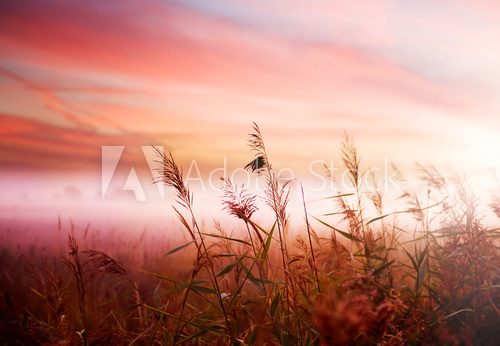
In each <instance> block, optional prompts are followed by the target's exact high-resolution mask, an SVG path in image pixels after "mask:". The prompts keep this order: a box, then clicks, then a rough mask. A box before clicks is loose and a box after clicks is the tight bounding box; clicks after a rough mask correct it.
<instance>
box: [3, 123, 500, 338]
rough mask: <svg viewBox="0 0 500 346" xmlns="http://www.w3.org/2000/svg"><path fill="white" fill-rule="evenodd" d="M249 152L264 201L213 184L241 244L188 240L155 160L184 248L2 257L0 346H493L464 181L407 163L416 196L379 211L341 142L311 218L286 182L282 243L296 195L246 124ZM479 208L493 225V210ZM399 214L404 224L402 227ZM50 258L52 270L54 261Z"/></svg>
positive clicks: (494, 297) (214, 233) (483, 261)
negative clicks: (297, 220) (339, 168)
mask: <svg viewBox="0 0 500 346" xmlns="http://www.w3.org/2000/svg"><path fill="white" fill-rule="evenodd" d="M249 144H250V148H251V150H252V151H253V152H254V153H255V159H254V160H252V161H251V163H249V164H248V165H247V168H248V169H250V170H251V171H252V172H254V173H255V174H258V175H261V176H264V177H265V178H266V189H265V192H264V194H263V196H257V195H253V194H250V193H249V192H247V191H246V189H245V187H244V186H237V185H235V184H234V183H233V182H232V181H231V180H229V179H221V192H222V194H223V197H222V200H221V207H222V208H224V209H225V210H226V211H227V212H228V213H229V214H230V215H232V216H234V217H235V218H236V219H237V220H239V222H241V226H242V230H243V231H242V232H239V233H237V234H231V233H228V232H227V230H225V229H224V228H223V226H222V225H220V224H219V223H218V222H215V224H214V225H213V227H212V226H207V227H202V226H201V225H200V223H199V222H198V220H197V218H196V215H195V213H194V209H193V196H192V193H191V192H190V190H189V187H188V186H187V185H186V183H185V181H184V177H183V173H182V169H181V168H180V167H179V166H178V165H177V164H176V162H175V161H174V158H173V156H172V155H171V154H170V153H169V154H168V155H167V154H163V153H161V152H158V155H159V157H158V158H159V160H160V162H161V164H162V169H160V170H159V171H158V172H157V173H158V176H157V179H156V181H157V182H158V183H164V184H166V185H167V186H168V187H170V188H172V189H173V190H174V191H175V192H176V196H177V199H176V204H175V205H174V206H173V208H174V210H175V212H176V214H177V216H178V218H179V222H180V224H181V225H182V226H183V227H184V229H185V231H186V232H187V234H188V235H189V240H190V241H189V242H187V243H185V244H180V245H179V246H177V247H173V248H171V249H170V250H169V251H168V252H167V253H166V254H164V253H161V246H158V249H157V250H154V249H153V250H151V251H150V253H149V254H148V257H146V256H145V257H144V261H142V262H140V263H138V262H137V259H131V260H129V261H127V260H125V261H117V260H115V259H114V258H113V257H112V256H110V255H109V254H108V253H111V252H113V253H117V251H118V250H120V251H119V252H120V253H124V252H127V251H129V252H130V253H133V252H134V251H136V247H135V246H136V245H134V246H129V247H127V248H122V249H113V248H105V249H86V250H85V251H82V250H81V245H80V241H81V240H82V239H77V238H76V237H75V236H74V235H73V233H72V235H70V236H69V241H68V250H67V252H66V253H63V254H58V253H54V254H53V255H52V257H50V256H49V257H47V256H42V255H40V253H38V252H37V251H32V252H31V253H29V254H23V255H21V256H16V255H14V253H15V251H14V249H5V248H4V249H2V252H1V253H0V263H1V265H2V270H1V273H0V278H1V282H2V291H1V294H2V296H1V302H0V311H1V316H0V317H1V322H0V341H2V342H5V343H12V344H16V343H18V344H19V343H20V344H81V343H83V344H179V345H180V344H193V345H221V344H222V345H228V344H232V345H261V344H281V345H319V344H321V345H349V344H356V345H373V344H382V345H405V344H408V345H428V344H438V345H462V344H463V345H468V344H477V345H490V344H491V345H494V344H496V343H497V342H498V340H500V336H499V328H498V326H499V325H500V311H499V306H500V291H499V289H500V276H499V274H500V272H499V270H500V269H499V268H500V259H499V256H498V235H499V228H491V227H490V228H489V227H486V226H485V225H483V223H482V221H481V218H480V217H479V215H480V213H481V211H480V210H478V208H479V206H478V204H477V201H476V198H475V196H474V194H473V192H472V191H470V190H469V188H468V186H467V184H466V183H465V182H464V181H463V180H461V179H459V178H456V177H452V178H447V177H445V176H443V175H442V174H440V173H439V172H438V170H437V169H436V168H434V167H433V166H430V165H419V166H418V169H417V173H418V174H417V179H419V180H420V181H421V182H422V183H424V184H425V187H426V188H425V193H424V195H421V194H419V193H417V192H414V191H404V192H403V193H402V194H401V196H400V198H399V199H398V205H399V208H398V209H397V210H386V209H385V198H386V197H385V196H384V193H383V192H384V191H382V189H380V188H379V187H377V185H376V183H375V182H376V179H375V177H373V176H370V177H369V178H370V181H371V182H372V183H371V184H370V185H371V186H369V187H367V186H363V182H364V181H366V179H363V178H365V175H367V174H370V173H369V172H368V171H363V170H362V168H361V167H362V162H361V160H360V157H359V154H358V152H357V149H356V147H355V145H354V142H353V140H352V138H350V137H349V136H348V135H347V134H346V135H345V138H344V141H343V143H342V146H341V159H342V162H343V164H344V166H345V168H346V169H347V172H348V176H349V181H350V184H351V185H352V186H351V187H352V189H350V190H349V191H338V193H336V194H335V195H334V196H325V198H326V199H329V200H331V201H332V210H329V211H328V212H327V213H325V214H324V215H310V214H309V212H308V206H307V204H306V202H305V201H306V197H305V193H304V190H303V188H302V186H301V185H300V187H301V197H302V199H301V202H302V205H303V210H304V222H303V224H301V225H294V226H295V227H296V228H302V229H303V232H302V233H300V234H299V235H298V237H297V238H295V239H290V237H288V232H287V230H288V228H289V227H290V225H289V218H288V216H289V214H288V211H287V206H288V202H289V199H290V189H291V188H292V186H293V184H298V183H297V182H294V181H285V182H282V181H280V180H279V179H278V177H277V175H276V173H275V172H274V171H273V168H272V165H271V160H270V158H269V156H268V153H267V151H266V147H265V144H264V139H263V135H262V132H261V130H260V128H259V127H258V126H257V124H254V126H253V129H252V133H251V134H250V140H249ZM399 179H400V180H401V181H403V180H404V177H402V175H400V176H399ZM450 186H453V187H454V189H453V190H454V191H455V192H454V193H450V192H449V191H450V189H448V187H450ZM259 197H262V199H263V201H264V202H263V203H259ZM260 204H262V205H260ZM266 207H267V208H270V211H271V212H272V214H273V215H274V219H273V220H271V221H270V222H269V223H268V224H265V225H264V224H258V223H256V222H255V221H254V220H253V214H254V213H255V211H256V210H257V209H258V208H266ZM491 207H492V209H493V211H494V212H497V213H498V200H495V199H493V200H492V202H491ZM398 215H406V219H412V220H413V222H412V223H408V222H406V221H405V223H404V224H403V223H401V222H400V221H398V217H397V216H398ZM60 227H62V226H60ZM319 229H321V232H320V231H319ZM325 234H326V236H325ZM92 236H93V235H92V234H91V233H88V232H86V233H85V237H90V238H92ZM84 240H85V239H84ZM141 242H142V237H141ZM94 243H95V242H94ZM103 250H105V251H106V252H103ZM58 256H62V261H59V260H54V259H57V258H58Z"/></svg>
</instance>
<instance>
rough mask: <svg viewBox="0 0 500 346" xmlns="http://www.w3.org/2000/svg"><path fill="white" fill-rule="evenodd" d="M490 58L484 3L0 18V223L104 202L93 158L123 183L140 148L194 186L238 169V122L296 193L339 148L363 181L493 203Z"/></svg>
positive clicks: (496, 54)
mask: <svg viewBox="0 0 500 346" xmlns="http://www.w3.org/2000/svg"><path fill="white" fill-rule="evenodd" d="M498 42H500V5H499V4H498V2H496V1H488V0H479V1H474V2H472V1H460V0H455V1H452V0H443V1H439V2H436V1H427V0H423V1H418V2H410V1H403V0H400V1H399V0H381V1H377V2H374V1H368V0H360V1H356V2H353V1H348V0H338V1H336V0H330V1H327V0H317V1H305V0H303V1H302V0H286V1H285V0H273V1H248V0H247V1H241V0H231V1H229V0H212V1H207V0H199V1H198V0H186V1H159V0H144V1H131V0H122V1H96V0H91V1H85V2H75V1H52V0H51V1H47V0H37V1H25V0H15V1H14V0H5V1H1V2H0V124H1V126H0V170H1V173H0V174H1V178H2V179H1V182H0V187H1V188H2V190H3V193H2V195H3V196H2V197H0V203H3V205H4V207H3V208H4V209H3V212H2V213H3V215H4V216H5V215H9V213H12V210H13V209H12V208H11V209H9V208H8V207H9V206H11V205H10V204H12V203H14V202H15V203H17V204H16V205H17V206H18V207H19V206H20V205H21V206H22V203H24V202H26V201H34V200H35V201H38V202H39V204H46V203H48V202H47V201H50V203H49V204H50V205H51V208H52V209H50V212H45V211H44V214H49V215H52V214H54V210H56V209H57V208H62V205H67V204H68V203H67V202H68V201H71V200H79V199H84V200H92V201H95V200H99V199H102V197H103V194H102V188H103V184H102V162H103V149H102V148H103V146H122V147H124V148H125V149H124V151H123V152H124V153H125V154H123V156H122V159H123V160H121V161H120V164H122V163H123V162H125V163H124V165H125V167H129V166H134V165H136V163H137V165H138V166H141V165H142V166H141V167H142V168H145V167H147V166H146V165H145V164H144V162H145V160H144V156H143V155H142V151H141V150H140V148H141V147H142V146H150V145H161V146H164V148H165V149H167V150H171V151H172V152H173V154H174V155H175V157H176V159H177V160H178V161H179V162H180V163H181V164H182V165H183V166H184V167H185V169H186V170H188V168H192V167H191V166H192V162H193V160H195V162H196V167H195V168H196V169H199V171H200V174H201V175H203V176H204V177H205V178H206V176H207V175H208V174H209V173H210V172H212V171H213V170H215V169H217V168H220V167H221V166H223V164H224V162H227V165H228V167H229V169H230V170H234V169H236V168H240V167H243V166H244V165H245V164H246V163H247V162H248V161H249V160H250V159H251V158H252V155H251V153H249V151H248V147H247V146H246V139H247V134H248V133H249V132H250V131H251V125H252V122H257V123H258V124H259V126H260V128H261V129H262V132H263V134H264V139H265V141H266V144H267V148H268V151H269V154H270V156H271V158H272V162H273V164H274V167H284V168H290V169H291V170H292V171H294V172H295V171H296V172H298V174H299V175H300V174H302V176H305V175H306V174H307V172H308V170H309V171H310V169H309V168H310V164H311V162H313V161H315V160H324V161H325V162H330V161H333V162H334V163H335V164H338V163H339V159H338V148H339V143H340V141H341V139H342V134H343V132H344V131H347V132H349V133H350V134H351V135H352V136H353V137H354V139H355V141H356V144H357V145H358V147H359V149H360V152H361V156H362V159H363V162H365V163H366V165H369V166H372V167H373V166H375V167H383V166H384V164H385V162H386V159H387V160H390V161H391V162H396V163H398V164H399V165H401V166H402V167H411V165H413V164H414V163H415V162H417V161H425V162H432V163H434V164H436V165H438V166H440V167H441V166H442V167H446V168H447V169H448V168H449V167H453V169H456V170H458V171H460V172H461V171H467V172H469V174H471V175H472V176H474V175H476V176H477V177H479V178H477V179H476V180H477V181H479V183H478V184H479V185H480V187H482V188H485V187H488V188H490V187H491V186H498V176H499V174H498V169H499V167H500V155H499V149H500V139H499V138H500V45H498ZM122 161H123V162H122ZM138 162H139V163H138ZM127 165H128V166H127ZM309 173H310V172H309ZM139 176H140V177H142V178H143V177H144V176H147V173H144V174H142V175H141V174H139ZM142 178H141V179H142ZM309 178H310V179H312V178H311V177H309ZM123 179H125V180H126V178H123ZM123 179H122V180H121V182H122V183H123ZM305 179H306V180H307V178H305ZM111 180H113V179H111ZM116 184H118V185H119V184H120V182H117V183H116ZM481 184H482V185H481ZM495 184H497V185H495ZM119 187H120V186H118V187H116V186H115V189H117V190H119ZM106 188H107V187H106ZM148 189H150V187H149V188H148ZM108 197H109V196H108ZM135 197H137V196H135ZM23 201H24V202H23ZM108 202H109V201H108ZM15 203H14V204H15ZM6 206H7V207H6ZM11 207H12V206H11ZM5 208H7V209H5ZM43 210H45V209H43Z"/></svg>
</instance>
